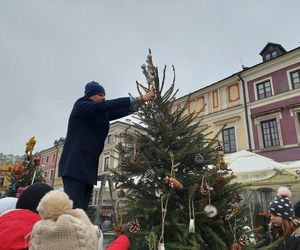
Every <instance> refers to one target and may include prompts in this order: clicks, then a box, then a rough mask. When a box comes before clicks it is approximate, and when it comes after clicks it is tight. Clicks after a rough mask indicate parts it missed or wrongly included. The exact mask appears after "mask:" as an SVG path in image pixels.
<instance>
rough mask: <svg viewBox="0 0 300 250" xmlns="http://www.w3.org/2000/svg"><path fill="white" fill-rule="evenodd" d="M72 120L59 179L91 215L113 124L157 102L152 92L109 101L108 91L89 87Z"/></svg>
mask: <svg viewBox="0 0 300 250" xmlns="http://www.w3.org/2000/svg"><path fill="white" fill-rule="evenodd" d="M84 93H85V95H84V96H83V97H81V98H79V99H78V100H77V101H76V102H75V104H74V106H73V109H72V112H71V115H70V117H69V123H68V131H67V136H66V139H65V143H64V148H63V152H62V155H61V158H60V161H59V176H61V177H62V179H63V184H64V191H65V192H66V193H67V194H68V195H69V197H70V199H72V200H73V203H74V208H82V209H84V210H86V211H87V209H88V204H89V201H90V197H91V194H92V191H93V185H94V184H96V183H97V171H98V161H99V156H100V154H101V153H102V151H103V147H104V142H105V139H106V137H107V134H108V131H109V121H112V120H115V119H119V118H122V117H124V116H127V115H129V114H131V113H133V112H135V111H136V110H137V103H142V102H144V101H150V100H153V98H154V96H155V93H154V90H153V89H151V90H150V91H148V92H147V93H145V94H144V95H143V96H141V97H137V98H134V97H122V98H117V99H113V100H105V90H104V88H103V87H102V86H101V85H100V84H99V83H97V82H94V81H93V82H89V83H87V84H86V86H85V91H84Z"/></svg>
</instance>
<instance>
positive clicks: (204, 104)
mask: <svg viewBox="0 0 300 250" xmlns="http://www.w3.org/2000/svg"><path fill="white" fill-rule="evenodd" d="M187 102H188V103H187ZM243 103H244V95H243V86H242V82H241V81H240V80H239V76H238V74H235V75H233V76H230V77H228V78H226V79H223V80H221V81H219V82H216V83H214V84H211V85H209V86H207V87H204V88H202V89H199V90H197V91H195V92H193V93H191V94H190V95H186V96H183V97H180V98H178V99H176V100H175V102H174V106H173V109H174V110H176V109H181V108H183V107H186V108H185V109H186V111H185V114H191V113H193V112H200V118H199V119H202V121H201V127H203V128H205V127H206V128H207V130H206V131H205V133H209V132H211V133H210V134H209V137H210V138H213V137H215V136H216V135H217V134H218V133H219V132H220V133H219V135H218V139H219V140H220V141H223V144H224V145H223V146H224V150H225V153H232V152H236V151H239V150H242V149H250V147H249V145H251V144H250V143H249V141H248V137H247V133H248V132H247V124H246V120H245V106H244V105H243ZM185 105H186V106H185Z"/></svg>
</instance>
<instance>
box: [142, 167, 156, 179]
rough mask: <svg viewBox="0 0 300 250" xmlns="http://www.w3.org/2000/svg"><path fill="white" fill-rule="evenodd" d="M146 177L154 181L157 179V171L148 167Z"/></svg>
mask: <svg viewBox="0 0 300 250" xmlns="http://www.w3.org/2000/svg"><path fill="white" fill-rule="evenodd" d="M144 178H145V179H146V180H147V181H150V182H154V180H155V172H154V170H153V169H152V168H148V169H147V170H146V171H145V174H144Z"/></svg>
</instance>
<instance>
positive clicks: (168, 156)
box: [114, 51, 248, 250]
mask: <svg viewBox="0 0 300 250" xmlns="http://www.w3.org/2000/svg"><path fill="white" fill-rule="evenodd" d="M146 62H147V64H146V65H142V71H143V74H144V75H145V77H146V80H147V85H146V86H145V85H142V84H140V83H139V82H137V89H138V91H139V93H141V92H142V91H141V90H144V91H147V90H148V89H150V88H154V89H155V91H156V98H155V99H154V100H153V101H151V102H147V103H146V105H143V106H141V107H140V109H139V111H138V113H137V117H136V118H137V119H138V122H135V123H134V124H133V125H132V126H134V127H135V130H134V131H138V132H135V133H132V132H131V133H129V132H127V133H125V134H124V135H122V142H120V143H119V144H118V145H117V150H118V151H119V160H120V164H119V166H118V169H117V171H114V180H115V181H116V188H117V189H118V190H119V192H118V197H119V198H120V199H121V200H122V202H123V203H125V204H126V205H127V210H128V214H127V222H128V223H127V225H128V230H129V235H130V236H131V238H130V239H131V242H132V243H131V249H153V250H154V249H158V250H163V249H168V250H169V249H176V250H179V249H209V250H217V249H218V250H224V249H230V248H231V247H232V249H241V248H242V247H244V246H246V245H248V240H247V238H246V237H245V236H244V235H243V234H244V230H243V226H244V225H245V223H246V220H244V214H245V207H244V206H242V205H241V204H240V201H241V200H242V198H241V196H240V195H239V194H240V191H241V190H240V185H239V184H237V183H235V184H233V183H231V180H232V179H233V178H234V176H233V175H232V174H231V172H230V170H229V169H228V166H227V164H226V162H225V160H224V156H223V151H222V150H223V149H222V145H221V144H220V143H219V142H218V141H217V139H216V137H215V138H213V139H211V138H210V139H209V138H208V133H207V132H206V130H205V129H201V126H200V125H201V117H200V112H198V113H192V114H186V113H185V108H187V105H188V103H189V100H188V101H187V102H186V106H185V107H183V109H176V110H175V109H174V107H173V106H174V105H173V103H174V100H175V98H176V93H177V91H178V90H175V68H174V66H173V74H174V77H173V81H172V83H171V85H170V87H169V88H168V89H167V90H164V88H165V82H166V77H165V75H166V66H165V67H164V69H163V75H162V79H161V80H160V77H159V74H158V68H157V67H156V66H155V65H154V64H153V61H152V55H151V51H149V55H148V57H147V61H146ZM128 131H129V130H128ZM240 236H241V237H240ZM243 237H244V238H243Z"/></svg>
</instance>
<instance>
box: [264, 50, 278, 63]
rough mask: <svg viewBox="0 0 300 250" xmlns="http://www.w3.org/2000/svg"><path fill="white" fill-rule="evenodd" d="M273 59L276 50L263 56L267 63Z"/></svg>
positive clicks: (275, 55)
mask: <svg viewBox="0 0 300 250" xmlns="http://www.w3.org/2000/svg"><path fill="white" fill-rule="evenodd" d="M275 57H277V50H274V51H272V52H270V53H268V54H266V55H265V61H268V60H270V59H272V58H275Z"/></svg>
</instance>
